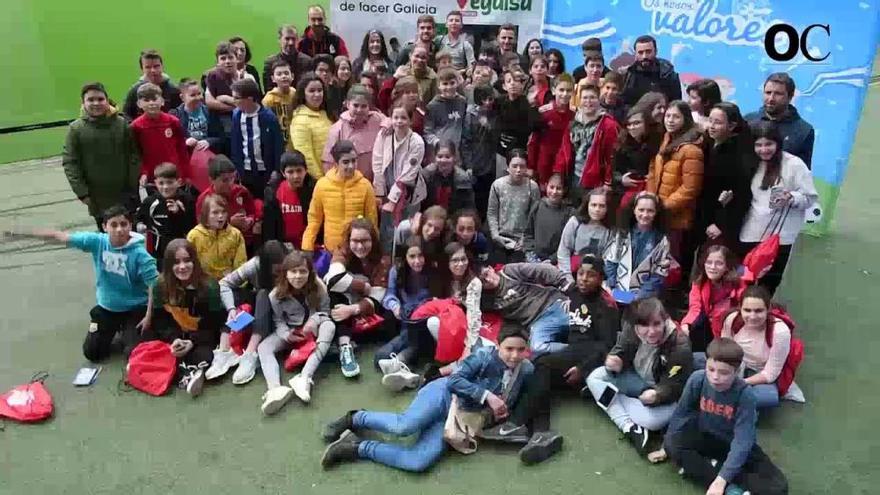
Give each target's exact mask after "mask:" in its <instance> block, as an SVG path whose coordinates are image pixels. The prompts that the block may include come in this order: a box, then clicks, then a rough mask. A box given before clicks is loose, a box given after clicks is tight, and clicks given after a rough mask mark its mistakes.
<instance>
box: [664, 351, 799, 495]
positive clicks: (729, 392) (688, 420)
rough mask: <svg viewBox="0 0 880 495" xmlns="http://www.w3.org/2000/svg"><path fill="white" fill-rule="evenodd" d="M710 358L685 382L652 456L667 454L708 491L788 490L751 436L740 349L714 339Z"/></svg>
mask: <svg viewBox="0 0 880 495" xmlns="http://www.w3.org/2000/svg"><path fill="white" fill-rule="evenodd" d="M708 357H709V359H708V361H707V362H706V368H705V369H704V370H698V371H695V372H694V374H693V375H691V377H690V378H689V379H688V381H687V384H685V387H684V392H683V393H682V396H681V400H679V402H678V407H676V409H675V413H674V414H673V416H672V419H671V420H670V422H669V429H668V430H667V431H666V437H665V438H664V442H663V450H661V451H659V452H655V453H652V460H653V461H655V462H659V461H662V460H663V459H665V458H666V454H668V455H669V457H670V458H671V459H672V460H673V461H674V462H675V463H676V464H678V465H679V466H681V469H682V471H683V473H684V476H686V477H688V478H691V479H693V480H694V481H696V482H697V483H699V484H700V485H701V486H702V487H704V488H706V490H707V491H706V494H707V495H724V494H727V495H734V494H737V495H738V494H742V493H745V491H751V493H761V494H770V495H776V494H786V493H788V481H787V480H786V479H785V475H784V474H783V473H782V471H780V470H779V468H778V467H776V466H775V465H774V464H773V461H771V460H770V458H769V457H767V454H765V453H764V451H763V450H761V447H760V446H758V444H757V443H756V441H755V439H756V428H755V425H756V423H757V420H758V415H757V412H756V410H755V408H756V406H755V403H756V399H755V394H754V392H753V389H752V388H751V387H749V386H748V385H747V384H746V383H745V381H744V380H743V379H742V378H740V377H739V375H738V374H737V369H739V367H740V364H741V363H742V361H743V350H742V348H741V347H740V346H739V345H738V344H737V343H736V342H734V341H733V340H731V339H729V338H721V339H716V340H713V341H712V343H711V344H709V348H708ZM744 490H745V491H744Z"/></svg>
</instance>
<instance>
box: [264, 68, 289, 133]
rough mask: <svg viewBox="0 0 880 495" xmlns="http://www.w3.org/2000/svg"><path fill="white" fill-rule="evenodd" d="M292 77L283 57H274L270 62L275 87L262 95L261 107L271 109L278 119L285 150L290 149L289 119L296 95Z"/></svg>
mask: <svg viewBox="0 0 880 495" xmlns="http://www.w3.org/2000/svg"><path fill="white" fill-rule="evenodd" d="M293 78H294V76H293V69H292V67H291V66H290V63H289V62H288V61H286V60H284V59H280V58H279V59H276V60H275V62H274V63H273V64H272V83H273V84H275V87H274V88H272V89H271V90H270V91H269V92H268V93H266V95H265V96H263V108H268V109H269V110H271V111H272V113H274V114H275V118H277V119H278V125H280V126H281V139H282V141H283V142H284V149H287V150H289V149H291V145H290V143H289V141H290V121H291V120H292V119H293V108H294V107H293V104H294V100H295V96H296V90H295V89H294V88H293V87H292V85H293Z"/></svg>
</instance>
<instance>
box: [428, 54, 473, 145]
mask: <svg viewBox="0 0 880 495" xmlns="http://www.w3.org/2000/svg"><path fill="white" fill-rule="evenodd" d="M437 79H438V81H439V82H438V85H439V87H438V91H439V94H438V95H437V96H435V97H434V99H433V100H431V102H430V103H428V111H427V114H426V116H425V143H426V144H428V145H429V146H431V147H435V146H437V144H438V143H439V142H440V141H444V140H449V141H452V142H453V143H454V144H455V146H456V148H458V147H459V144H460V143H461V132H462V129H464V117H465V115H466V114H467V100H466V99H465V98H464V97H463V96H461V95H460V94H458V73H457V72H456V71H455V70H454V69H450V68H445V69H441V70H440V73H439V74H438V75H437Z"/></svg>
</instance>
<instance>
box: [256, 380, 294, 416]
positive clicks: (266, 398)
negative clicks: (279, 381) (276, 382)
mask: <svg viewBox="0 0 880 495" xmlns="http://www.w3.org/2000/svg"><path fill="white" fill-rule="evenodd" d="M291 395H293V390H291V389H290V387H285V386H284V385H282V386H280V387H275V388H273V389H270V390H268V391H267V392H266V393H265V394H263V405H262V406H260V410H261V411H263V414H264V415H266V416H271V415H273V414H275V413H277V412H278V411H280V410H281V408H282V407H284V404H287V401H289V400H290V396H291Z"/></svg>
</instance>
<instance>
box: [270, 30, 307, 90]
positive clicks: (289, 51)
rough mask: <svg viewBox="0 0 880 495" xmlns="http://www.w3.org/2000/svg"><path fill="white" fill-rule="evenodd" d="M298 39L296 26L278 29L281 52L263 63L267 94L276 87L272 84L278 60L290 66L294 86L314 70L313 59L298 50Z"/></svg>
mask: <svg viewBox="0 0 880 495" xmlns="http://www.w3.org/2000/svg"><path fill="white" fill-rule="evenodd" d="M297 38H298V37H297V31H296V26H293V25H291V24H285V25H283V26H281V27H280V28H278V45H279V46H280V48H281V51H280V52H278V53H276V54H275V55H271V56H270V57H269V58H267V59H266V61H265V62H264V63H263V88H265V89H266V92H267V93H268V92H269V90H271V89H272V88H274V87H275V83H273V82H272V65H274V64H275V61H276V60H284V61H285V62H287V63H288V64H290V69H291V70H292V71H293V85H294V86H296V83H297V82H298V81H299V78H300V77H301V76H302V75H303V74H305V73H306V72H308V71H310V70H312V69H311V68H312V57H309V56H308V55H306V54H305V53H302V52H299V51H297V49H296V43H297Z"/></svg>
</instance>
